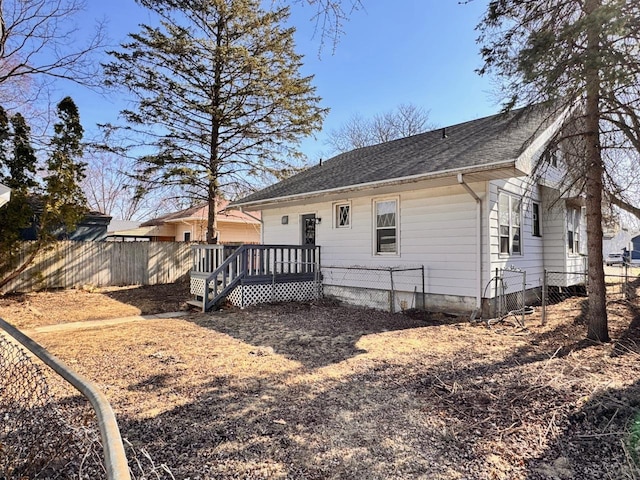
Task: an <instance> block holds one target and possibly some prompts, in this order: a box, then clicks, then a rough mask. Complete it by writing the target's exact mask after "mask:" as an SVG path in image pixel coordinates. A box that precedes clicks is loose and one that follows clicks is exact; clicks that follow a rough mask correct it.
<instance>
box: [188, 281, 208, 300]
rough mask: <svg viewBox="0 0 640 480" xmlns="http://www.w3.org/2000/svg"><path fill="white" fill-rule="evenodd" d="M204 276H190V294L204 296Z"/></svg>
mask: <svg viewBox="0 0 640 480" xmlns="http://www.w3.org/2000/svg"><path fill="white" fill-rule="evenodd" d="M204 283H205V279H204V278H194V277H191V283H190V291H191V295H198V296H199V297H202V296H204Z"/></svg>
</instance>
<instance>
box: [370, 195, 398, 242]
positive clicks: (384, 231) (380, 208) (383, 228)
mask: <svg viewBox="0 0 640 480" xmlns="http://www.w3.org/2000/svg"><path fill="white" fill-rule="evenodd" d="M374 207H375V215H376V217H375V222H376V223H375V239H376V254H385V253H398V222H397V208H398V202H397V200H381V201H376V202H375V203H374Z"/></svg>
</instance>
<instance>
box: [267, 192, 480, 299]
mask: <svg viewBox="0 0 640 480" xmlns="http://www.w3.org/2000/svg"><path fill="white" fill-rule="evenodd" d="M471 187H472V188H473V190H474V191H475V192H476V193H477V194H478V195H479V196H480V197H484V196H485V193H484V192H485V184H484V183H481V184H472V185H471ZM386 198H394V199H397V200H398V202H399V204H398V205H399V207H398V209H399V219H398V225H399V226H398V231H399V235H398V236H399V238H398V245H399V253H398V254H393V255H392V254H386V255H385V254H378V255H376V254H375V252H374V248H375V246H374V238H375V237H374V203H373V202H374V201H375V200H381V199H386ZM345 202H348V203H350V206H351V222H350V226H349V228H336V226H335V225H336V221H335V218H334V210H335V205H336V204H337V203H345ZM476 211H477V209H476V202H475V200H474V199H473V198H472V197H471V196H470V195H469V194H468V193H467V192H466V191H465V190H464V189H463V188H462V187H461V186H457V185H456V186H453V187H441V188H431V189H419V190H418V189H416V190H409V191H405V192H400V193H397V194H394V195H379V196H378V195H375V194H374V195H362V196H359V197H352V198H344V199H341V200H339V201H336V202H315V203H309V204H307V205H298V206H284V207H280V208H273V209H265V210H263V211H262V218H263V221H264V243H265V244H291V243H300V242H301V239H302V226H301V222H300V218H301V216H302V215H304V214H310V213H314V214H315V215H316V217H317V218H320V219H321V221H320V223H319V224H318V225H317V226H316V244H317V245H320V246H321V255H322V261H321V264H322V265H323V266H354V265H355V266H362V267H370V268H371V267H386V268H388V267H398V266H405V267H416V266H420V265H424V267H425V293H426V294H427V295H426V296H427V298H430V297H431V296H434V295H435V296H444V295H447V296H450V297H451V299H453V298H457V299H458V300H457V301H451V302H444V303H445V304H446V305H443V304H438V302H437V301H435V297H434V301H433V302H427V303H428V304H427V308H429V306H430V304H431V305H436V306H437V307H438V308H439V309H442V310H465V311H467V310H469V305H474V304H475V297H476V294H477V291H478V286H477V285H478V283H477V280H476V259H477V251H476V250H477V249H476V245H477V229H476V222H477V220H476V215H477V214H476ZM284 216H286V217H287V221H286V224H283V217H284ZM396 277H397V278H396V283H395V288H396V289H397V290H399V291H400V292H405V293H410V294H411V297H410V298H409V297H407V299H406V302H407V305H411V304H412V300H413V295H414V292H415V291H421V290H422V285H421V283H422V282H421V280H420V281H417V280H416V276H415V275H404V277H410V278H408V279H407V280H405V281H403V275H400V274H398V275H396ZM326 282H327V279H325V284H326ZM349 286H350V287H355V288H367V287H369V288H375V287H374V286H372V285H371V281H370V279H367V277H366V276H362V275H361V276H360V278H356V277H354V278H352V279H351V281H350V282H349ZM398 298H400V297H398ZM382 301H383V302H384V300H382Z"/></svg>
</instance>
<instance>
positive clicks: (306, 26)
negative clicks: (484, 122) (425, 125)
mask: <svg viewBox="0 0 640 480" xmlns="http://www.w3.org/2000/svg"><path fill="white" fill-rule="evenodd" d="M349 1H350V0H345V4H347V3H348V2H349ZM87 3H88V4H89V10H88V11H87V12H86V13H85V15H84V17H83V18H81V19H80V23H81V24H82V25H83V26H84V28H89V26H90V25H93V23H94V20H96V19H106V20H107V21H108V23H109V35H110V37H111V38H110V39H111V42H112V43H113V44H119V43H120V42H122V41H125V40H126V35H127V33H129V32H132V31H138V27H137V25H138V24H139V23H149V22H150V17H149V15H148V14H147V13H146V11H145V10H143V9H141V8H140V7H138V6H137V5H136V4H135V2H134V1H133V0H110V1H109V2H103V1H96V0H89V1H88V2H87ZM362 3H363V5H364V9H362V10H359V11H356V12H353V13H352V15H351V16H350V20H349V21H348V22H346V23H345V25H344V27H343V30H344V35H343V36H342V37H341V38H340V41H339V43H338V45H337V46H336V48H335V51H332V48H331V45H326V46H325V47H324V49H323V50H322V51H321V52H320V55H319V47H320V42H319V36H318V34H317V33H316V32H314V28H315V24H314V23H313V22H312V21H311V20H310V18H311V17H312V15H313V14H314V9H313V7H309V6H305V5H304V2H302V3H301V4H299V5H297V6H295V7H294V8H293V14H292V19H291V21H292V24H293V25H295V26H296V28H297V34H296V41H297V50H298V52H299V53H302V54H304V55H305V60H304V63H305V64H304V67H303V72H304V74H307V75H308V74H313V75H314V76H315V81H314V84H315V86H316V87H317V91H318V94H319V95H320V96H321V97H322V98H323V102H322V106H324V107H328V108H330V113H329V115H328V116H327V118H326V120H325V123H324V128H323V130H322V132H320V133H318V134H317V135H316V138H315V139H308V140H306V141H305V142H304V143H303V151H304V153H306V154H307V155H308V157H309V159H310V160H312V161H315V160H317V158H319V157H323V158H326V157H327V156H328V155H327V147H326V146H325V145H324V144H323V142H324V139H325V138H326V133H327V132H329V131H331V130H332V129H336V128H338V127H340V125H342V124H343V123H344V122H345V121H347V120H348V119H349V118H350V117H351V116H352V115H353V114H355V113H359V114H361V115H362V116H364V117H370V116H373V115H375V114H376V113H382V112H385V111H388V110H391V109H393V108H394V107H396V106H397V105H399V104H401V103H413V104H415V105H417V106H420V107H423V108H425V109H426V110H429V111H430V120H431V122H433V123H435V124H437V125H439V126H447V125H452V124H455V123H459V122H463V121H466V120H471V119H473V118H478V117H481V116H485V115H491V114H493V113H496V112H497V111H498V110H499V105H497V104H496V100H495V97H494V96H493V95H492V94H491V90H492V84H491V82H490V81H489V79H487V78H481V77H479V76H478V75H477V74H476V73H475V71H474V70H475V69H476V68H478V67H479V66H480V65H481V60H480V57H479V54H478V51H479V48H478V46H477V45H476V43H475V39H476V37H477V32H476V31H475V30H474V27H475V26H476V24H477V23H478V21H479V19H480V18H481V16H482V13H483V11H484V9H485V8H486V4H487V3H488V1H487V0H474V1H472V2H470V3H468V4H459V1H458V0H395V1H394V2H388V1H382V0H362ZM314 33H315V34H314ZM60 88H61V94H62V95H67V94H71V95H72V96H73V98H74V99H75V100H76V102H77V103H78V105H79V108H80V113H81V116H82V119H83V125H84V126H85V129H87V130H88V131H89V132H91V131H92V130H94V125H95V123H96V122H105V121H114V120H115V119H116V118H117V112H118V111H119V109H120V108H121V107H122V106H123V103H122V99H121V98H118V97H117V96H110V97H109V98H104V97H101V96H98V95H96V94H94V93H91V92H89V91H87V90H86V89H81V88H79V87H70V86H68V85H65V86H63V85H61V86H60ZM65 88H71V89H72V91H68V90H64V89H65Z"/></svg>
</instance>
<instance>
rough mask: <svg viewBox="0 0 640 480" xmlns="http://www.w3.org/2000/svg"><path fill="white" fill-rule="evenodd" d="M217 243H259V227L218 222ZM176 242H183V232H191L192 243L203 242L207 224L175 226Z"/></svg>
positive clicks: (253, 224)
mask: <svg viewBox="0 0 640 480" xmlns="http://www.w3.org/2000/svg"><path fill="white" fill-rule="evenodd" d="M218 229H219V237H218V242H220V243H226V244H230V243H232V244H240V243H260V225H259V224H255V223H242V222H224V221H219V222H218ZM175 232H176V234H175V235H176V237H175V238H176V241H177V242H181V241H183V240H184V232H191V241H192V242H204V241H206V239H207V223H206V222H200V221H191V222H189V223H176V224H175Z"/></svg>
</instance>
